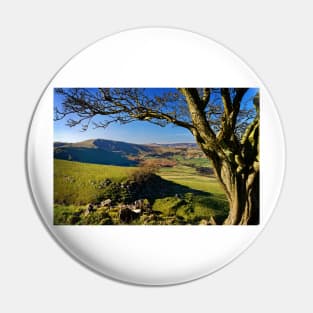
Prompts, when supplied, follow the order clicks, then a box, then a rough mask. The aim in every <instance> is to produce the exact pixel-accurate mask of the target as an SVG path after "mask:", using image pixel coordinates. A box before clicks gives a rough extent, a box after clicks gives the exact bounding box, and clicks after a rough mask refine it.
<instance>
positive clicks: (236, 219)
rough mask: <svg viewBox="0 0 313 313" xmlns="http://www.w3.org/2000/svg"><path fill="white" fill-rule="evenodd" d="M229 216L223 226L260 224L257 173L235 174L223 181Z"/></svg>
mask: <svg viewBox="0 0 313 313" xmlns="http://www.w3.org/2000/svg"><path fill="white" fill-rule="evenodd" d="M223 185H224V188H225V187H226V189H227V196H228V202H229V214H228V217H227V218H226V220H225V221H224V225H258V224H259V223H260V207H259V206H260V205H259V200H260V199H259V198H260V197H259V195H260V191H259V185H260V184H259V172H252V173H250V174H249V175H243V174H236V175H235V176H231V179H229V180H227V181H224V184H223Z"/></svg>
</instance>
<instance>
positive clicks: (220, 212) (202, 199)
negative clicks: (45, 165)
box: [54, 160, 228, 225]
mask: <svg viewBox="0 0 313 313" xmlns="http://www.w3.org/2000/svg"><path fill="white" fill-rule="evenodd" d="M158 175H159V176H158ZM158 175H148V176H145V175H142V173H140V175H138V168H136V167H121V166H109V165H95V164H86V163H79V162H73V161H64V160H55V161H54V200H55V210H54V213H55V223H56V224H119V223H120V221H119V219H118V211H119V209H118V207H119V206H120V205H121V204H124V203H131V202H132V201H134V200H136V199H147V200H148V202H149V203H150V204H151V207H152V212H150V214H149V215H146V214H143V215H142V216H140V218H138V219H136V220H134V221H132V223H131V224H161V225H164V224H199V223H201V221H203V220H205V221H208V220H209V219H210V217H211V216H213V217H214V218H215V220H216V221H218V222H219V221H222V220H223V218H225V216H226V215H227V211H228V205H227V201H226V198H225V196H224V194H223V191H222V190H221V188H220V186H219V185H218V183H217V181H216V180H215V179H214V178H211V177H204V176H200V175H199V174H197V172H196V169H195V168H193V167H188V166H184V165H178V166H176V167H174V168H162V169H160V171H159V172H158ZM106 180H109V181H110V184H109V185H105V184H104V182H105V181H106ZM130 182H131V183H130ZM125 184H129V185H128V187H130V188H128V189H127V188H125ZM107 198H110V199H112V200H113V207H112V208H111V209H110V210H109V211H107V210H104V209H103V208H101V209H98V210H97V211H96V212H93V213H90V214H88V215H86V214H85V213H84V212H85V207H86V204H88V203H99V202H100V201H101V200H105V199H107Z"/></svg>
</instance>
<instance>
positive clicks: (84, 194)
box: [54, 160, 135, 205]
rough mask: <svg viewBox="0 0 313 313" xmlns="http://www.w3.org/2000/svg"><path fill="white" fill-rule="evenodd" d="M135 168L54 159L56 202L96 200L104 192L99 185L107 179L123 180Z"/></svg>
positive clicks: (74, 202) (68, 202)
mask: <svg viewBox="0 0 313 313" xmlns="http://www.w3.org/2000/svg"><path fill="white" fill-rule="evenodd" d="M134 169H135V168H132V167H121V166H111V165H99V164H88V163H79V162H70V161H64V160H54V202H55V203H58V204H65V205H70V204H74V205H83V204H87V203H90V202H96V201H97V199H98V198H99V196H100V195H101V193H102V189H100V188H99V186H100V184H101V183H102V182H103V181H104V180H105V179H107V178H108V179H110V180H112V181H113V182H121V181H123V180H126V179H127V177H128V176H129V175H130V174H131V172H132V171H134Z"/></svg>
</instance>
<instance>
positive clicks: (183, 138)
mask: <svg viewBox="0 0 313 313" xmlns="http://www.w3.org/2000/svg"><path fill="white" fill-rule="evenodd" d="M159 90H161V89H159ZM61 103H62V96H60V95H58V94H56V93H55V95H54V106H56V107H59V108H60V107H61ZM67 120H68V117H65V118H64V119H62V120H59V121H54V141H62V142H78V141H83V140H87V139H96V138H101V139H109V140H117V141H125V142H131V143H178V142H185V143H191V142H195V140H194V138H193V136H192V135H191V133H190V132H189V131H188V130H187V129H185V128H182V127H177V126H174V125H167V126H165V127H160V126H158V125H154V124H151V123H149V122H145V121H136V122H132V123H130V124H125V125H120V124H117V123H115V124H111V125H109V126H108V127H107V128H106V129H103V128H97V129H94V128H93V126H92V125H90V127H89V129H88V130H86V131H81V126H79V125H78V126H76V127H69V126H67V125H66V121H67Z"/></svg>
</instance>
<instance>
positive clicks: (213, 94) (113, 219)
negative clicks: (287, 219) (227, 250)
mask: <svg viewBox="0 0 313 313" xmlns="http://www.w3.org/2000/svg"><path fill="white" fill-rule="evenodd" d="M53 96H54V97H53V106H54V120H53V123H54V143H53V156H54V183H53V188H54V190H53V195H54V203H53V210H54V211H53V215H54V224H55V225H77V226H79V225H102V226H106V225H145V226H150V225H151V226H153V225H173V226H174V225H202V226H208V227H209V226H227V225H241V226H244V225H258V224H259V223H260V201H259V199H260V151H259V150H260V145H259V130H260V109H259V106H260V105H259V102H260V94H259V89H258V88H55V89H54V95H53Z"/></svg>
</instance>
